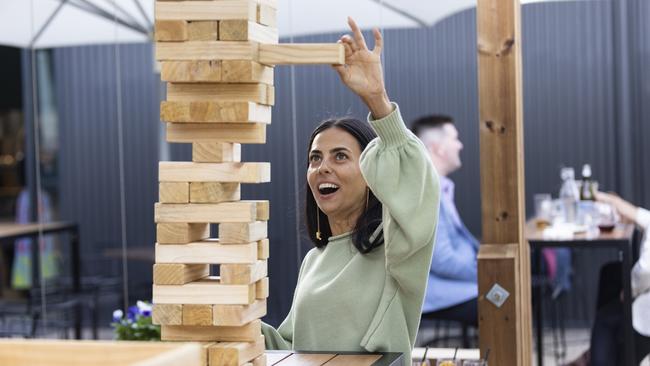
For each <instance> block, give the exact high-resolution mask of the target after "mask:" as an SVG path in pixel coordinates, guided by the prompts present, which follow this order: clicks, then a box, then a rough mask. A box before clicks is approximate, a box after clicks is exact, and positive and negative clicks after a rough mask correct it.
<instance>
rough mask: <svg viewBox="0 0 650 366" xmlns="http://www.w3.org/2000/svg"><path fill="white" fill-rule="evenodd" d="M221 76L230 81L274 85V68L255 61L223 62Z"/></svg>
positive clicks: (225, 80)
mask: <svg viewBox="0 0 650 366" xmlns="http://www.w3.org/2000/svg"><path fill="white" fill-rule="evenodd" d="M222 65H223V68H222V71H221V78H222V79H223V81H224V82H228V83H264V84H269V85H273V68H272V67H269V66H266V65H262V64H260V63H257V62H254V61H245V60H226V61H223V62H222Z"/></svg>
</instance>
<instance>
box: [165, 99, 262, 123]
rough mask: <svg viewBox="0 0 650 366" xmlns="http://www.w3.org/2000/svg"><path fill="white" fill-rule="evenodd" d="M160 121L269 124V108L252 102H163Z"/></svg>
mask: <svg viewBox="0 0 650 366" xmlns="http://www.w3.org/2000/svg"><path fill="white" fill-rule="evenodd" d="M160 119H161V120H162V121H165V122H177V123H178V122H193V123H197V122H206V123H245V122H253V123H255V122H257V123H271V107H270V106H266V105H260V104H257V103H252V102H222V101H219V102H206V101H197V102H171V101H163V102H161V103H160Z"/></svg>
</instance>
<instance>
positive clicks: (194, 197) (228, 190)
mask: <svg viewBox="0 0 650 366" xmlns="http://www.w3.org/2000/svg"><path fill="white" fill-rule="evenodd" d="M240 199H241V185H240V184H239V183H217V182H191V183H190V203H221V202H234V201H239V200H240Z"/></svg>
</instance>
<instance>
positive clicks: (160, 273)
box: [153, 263, 210, 285]
mask: <svg viewBox="0 0 650 366" xmlns="http://www.w3.org/2000/svg"><path fill="white" fill-rule="evenodd" d="M209 275H210V266H209V265H207V264H183V263H173V264H172V263H156V264H154V265H153V283H154V284H156V285H184V284H186V283H189V282H192V281H197V280H200V279H202V278H205V277H208V276H209Z"/></svg>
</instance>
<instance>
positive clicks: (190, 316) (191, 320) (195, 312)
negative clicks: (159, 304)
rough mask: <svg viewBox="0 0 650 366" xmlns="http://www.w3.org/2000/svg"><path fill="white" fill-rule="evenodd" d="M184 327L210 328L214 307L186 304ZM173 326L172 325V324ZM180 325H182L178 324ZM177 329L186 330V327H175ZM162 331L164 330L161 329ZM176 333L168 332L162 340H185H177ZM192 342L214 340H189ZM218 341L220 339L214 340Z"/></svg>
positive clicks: (163, 335) (184, 308)
mask: <svg viewBox="0 0 650 366" xmlns="http://www.w3.org/2000/svg"><path fill="white" fill-rule="evenodd" d="M182 318H183V319H182V320H183V323H182V324H183V325H192V326H209V325H212V322H213V321H212V305H194V304H186V305H183V317H182ZM170 325H171V324H170ZM176 325H180V324H176ZM174 328H175V329H179V328H185V327H174ZM161 330H162V328H161ZM174 334H175V332H173V331H172V332H168V334H167V335H165V334H164V333H163V334H162V338H161V340H163V341H181V340H185V339H175V337H174ZM189 340H191V341H212V340H213V339H199V337H197V338H195V339H189ZM214 340H215V341H217V340H218V339H214Z"/></svg>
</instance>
